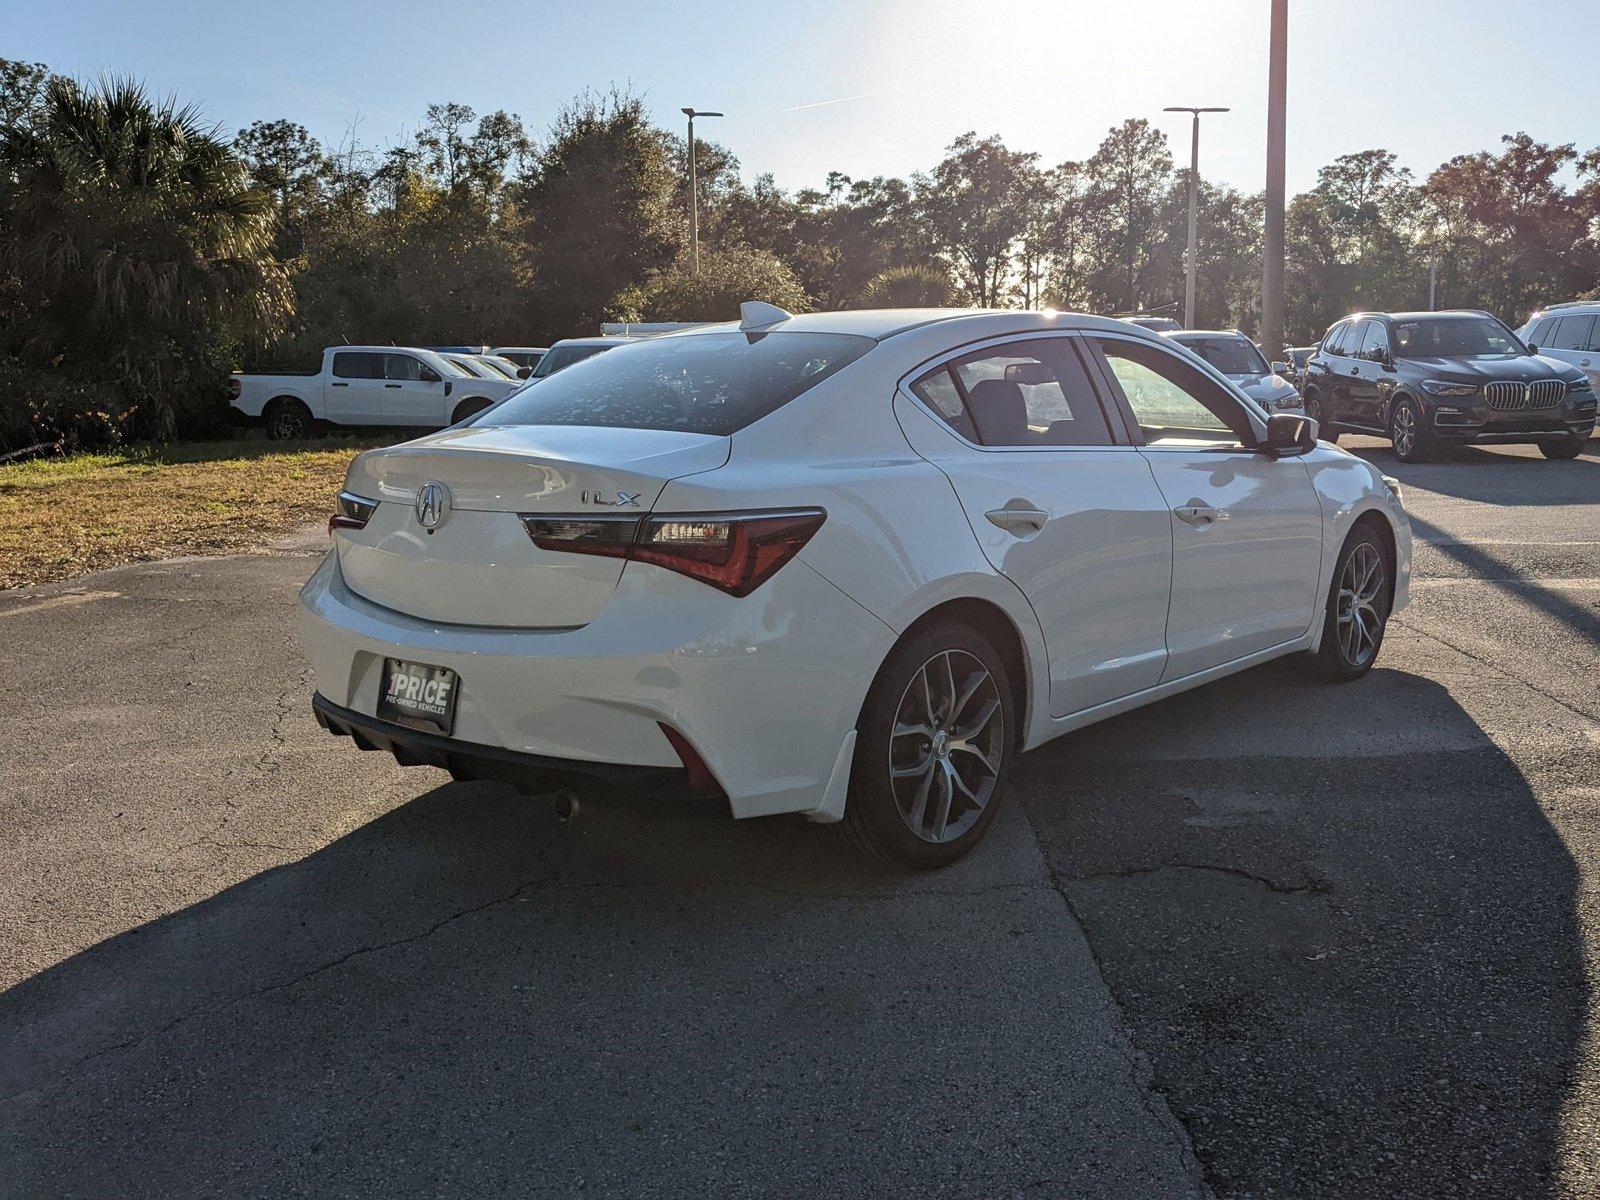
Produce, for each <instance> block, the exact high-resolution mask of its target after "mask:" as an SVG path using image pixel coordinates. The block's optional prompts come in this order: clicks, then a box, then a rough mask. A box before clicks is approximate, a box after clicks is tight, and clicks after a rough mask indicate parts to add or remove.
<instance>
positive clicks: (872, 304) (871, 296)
mask: <svg viewBox="0 0 1600 1200" xmlns="http://www.w3.org/2000/svg"><path fill="white" fill-rule="evenodd" d="M953 303H955V289H954V288H952V287H951V286H950V277H949V276H948V275H946V274H945V273H944V272H943V271H940V270H938V269H936V268H934V267H923V266H913V267H891V268H890V269H889V270H887V271H885V272H884V273H883V274H881V275H879V276H878V277H877V278H875V279H873V281H872V282H871V283H869V284H867V286H866V287H865V288H864V289H863V290H862V292H861V307H862V308H944V307H945V306H947V305H950V304H953Z"/></svg>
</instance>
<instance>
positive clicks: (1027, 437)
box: [895, 334, 1172, 716]
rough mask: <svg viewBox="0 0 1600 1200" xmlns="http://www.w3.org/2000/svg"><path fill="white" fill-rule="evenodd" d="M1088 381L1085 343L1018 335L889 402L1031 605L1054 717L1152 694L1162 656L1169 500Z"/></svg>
mask: <svg viewBox="0 0 1600 1200" xmlns="http://www.w3.org/2000/svg"><path fill="white" fill-rule="evenodd" d="M1091 380H1092V376H1091V374H1090V368H1089V367H1088V365H1087V363H1086V361H1085V358H1084V351H1083V348H1082V340H1081V339H1080V338H1078V337H1074V336H1063V335H1058V334H1050V335H1044V336H1033V337H1018V338H1011V339H1006V340H1003V341H999V342H993V343H989V344H987V345H984V346H980V347H978V348H975V349H971V350H967V351H964V352H963V353H961V354H959V355H956V356H954V357H952V358H949V359H946V360H944V361H942V362H939V363H936V364H935V365H933V366H931V367H927V368H920V369H919V373H918V375H917V376H916V377H915V378H913V379H911V380H909V381H908V382H907V384H906V385H905V386H904V387H903V388H902V390H901V393H900V394H899V395H898V396H897V397H896V401H895V405H896V412H897V414H899V416H900V422H901V426H902V428H904V429H905V431H906V436H907V438H908V439H909V440H910V441H911V444H912V446H913V448H914V449H916V450H917V452H918V453H920V454H921V455H922V456H923V457H925V458H927V459H928V460H929V461H930V462H932V463H934V464H935V465H936V466H938V467H939V468H940V469H941V470H942V471H943V472H944V473H945V474H946V475H947V476H948V477H949V479H950V482H951V484H952V486H953V487H954V489H955V492H956V495H957V496H958V497H959V498H960V501H961V505H962V508H963V509H964V510H965V512H966V516H967V520H968V522H969V523H970V525H971V527H972V530H973V532H974V533H975V534H976V535H977V538H978V542H979V544H980V545H981V546H982V548H983V552H984V554H985V556H986V557H987V558H988V559H989V561H990V562H991V563H992V564H993V565H994V567H995V569H996V570H998V571H1000V572H1001V573H1002V574H1004V575H1005V576H1007V577H1008V578H1009V579H1011V580H1012V581H1013V582H1014V583H1016V585H1017V586H1018V587H1019V588H1020V589H1021V591H1022V592H1023V594H1024V595H1025V596H1026V597H1027V599H1028V602H1029V603H1030V604H1031V605H1032V606H1033V610H1034V612H1035V613H1036V614H1037V616H1038V618H1039V623H1040V626H1041V627H1042V629H1043V631H1044V638H1045V645H1046V651H1047V654H1048V659H1049V671H1050V711H1051V713H1052V715H1054V716H1066V715H1068V714H1070V713H1074V712H1078V711H1081V710H1083V709H1086V708H1092V707H1094V706H1095V705H1098V704H1104V703H1106V702H1108V701H1111V700H1116V699H1119V698H1120V697H1123V696H1127V695H1130V694H1131V693H1133V692H1137V691H1140V690H1141V689H1144V688H1148V687H1152V686H1154V684H1155V683H1156V682H1157V681H1158V680H1159V679H1160V678H1161V671H1162V667H1163V665H1164V663H1165V659H1166V642H1165V638H1166V617H1167V591H1168V587H1169V585H1170V583H1171V569H1172V530H1171V522H1170V520H1169V518H1168V516H1167V511H1166V509H1167V506H1166V502H1165V500H1164V499H1163V497H1162V495H1161V492H1160V489H1158V488H1157V487H1156V485H1155V478H1154V476H1153V475H1152V473H1151V471H1150V469H1149V466H1148V464H1146V463H1145V462H1144V460H1143V459H1142V458H1141V457H1140V455H1139V453H1138V452H1137V451H1136V450H1135V449H1134V448H1133V447H1132V445H1131V444H1129V441H1128V438H1127V436H1126V433H1125V432H1124V431H1123V430H1122V427H1121V425H1120V422H1114V421H1112V420H1108V413H1107V412H1106V410H1105V408H1104V406H1103V404H1102V401H1101V398H1100V396H1099V394H1098V393H1097V391H1096V388H1095V387H1094V385H1093V383H1092V382H1091Z"/></svg>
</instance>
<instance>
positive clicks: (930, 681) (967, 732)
mask: <svg viewBox="0 0 1600 1200" xmlns="http://www.w3.org/2000/svg"><path fill="white" fill-rule="evenodd" d="M1016 745H1017V737H1016V714H1015V702H1014V699H1013V693H1012V690H1011V679H1010V673H1009V672H1008V671H1007V670H1006V664H1005V660H1004V659H1003V658H1002V657H1001V655H1000V654H999V653H998V652H996V650H995V648H994V647H993V646H992V645H991V644H990V643H989V641H988V639H987V638H985V637H984V636H983V635H982V634H980V633H978V632H977V631H976V630H974V629H971V628H970V627H968V626H966V625H963V624H960V623H959V622H955V621H938V622H935V623H933V624H930V625H928V626H927V627H925V628H923V629H920V630H917V631H915V632H914V633H913V634H912V635H911V636H910V637H908V638H906V639H905V640H904V641H902V642H901V643H900V644H899V645H898V646H896V647H895V648H894V650H893V651H892V652H891V653H890V655H889V657H888V659H887V661H885V663H884V665H883V668H882V669H881V670H880V671H879V672H878V678H877V679H876V680H875V681H874V682H873V685H872V690H871V691H870V692H869V693H868V695H867V701H866V704H865V705H863V706H862V710H861V720H860V722H859V723H858V725H857V731H856V752H855V761H854V763H853V766H852V770H851V775H850V796H849V799H848V801H847V802H846V804H845V815H844V820H843V822H841V824H840V831H841V833H843V835H844V836H845V838H846V839H847V840H848V841H849V842H851V843H852V844H853V845H854V846H855V847H856V848H857V849H859V850H861V851H863V852H864V853H866V854H869V855H872V856H875V857H878V858H882V859H885V860H887V861H889V862H892V863H895V864H896V865H898V866H903V867H910V868H913V869H918V870H926V869H929V868H933V867H942V866H945V865H947V864H949V863H953V862H955V861H956V860H957V859H958V858H960V857H962V856H963V855H964V854H966V853H967V852H968V851H969V850H971V849H972V848H973V847H974V846H975V845H977V844H978V842H979V841H980V840H982V838H983V835H984V834H985V833H986V832H987V831H988V828H989V825H990V823H991V822H993V820H994V816H995V813H996V812H997V811H998V809H999V807H1000V802H1001V798H1002V797H1003V796H1004V794H1005V787H1006V779H1007V776H1008V775H1009V773H1010V768H1011V759H1012V757H1013V755H1014V754H1015V752H1016Z"/></svg>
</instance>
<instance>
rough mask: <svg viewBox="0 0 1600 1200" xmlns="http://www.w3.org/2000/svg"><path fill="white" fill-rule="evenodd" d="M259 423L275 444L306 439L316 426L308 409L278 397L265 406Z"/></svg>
mask: <svg viewBox="0 0 1600 1200" xmlns="http://www.w3.org/2000/svg"><path fill="white" fill-rule="evenodd" d="M261 423H262V425H263V426H264V427H265V428H266V431H267V436H268V437H269V438H271V439H272V440H273V441H275V442H293V441H298V440H300V439H301V438H308V437H310V436H311V431H312V429H313V428H314V426H315V424H316V422H314V421H313V420H312V418H311V410H310V409H309V408H307V407H306V406H305V405H304V404H302V403H300V401H298V400H295V399H292V398H290V397H287V396H279V397H278V398H277V399H276V400H273V401H271V402H270V403H269V404H268V405H267V407H266V410H265V411H264V412H263V413H262V414H261Z"/></svg>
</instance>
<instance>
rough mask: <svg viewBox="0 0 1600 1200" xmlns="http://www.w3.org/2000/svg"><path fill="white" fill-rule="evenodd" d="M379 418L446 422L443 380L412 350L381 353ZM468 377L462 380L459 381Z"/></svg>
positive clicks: (390, 422)
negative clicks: (411, 352) (380, 406)
mask: <svg viewBox="0 0 1600 1200" xmlns="http://www.w3.org/2000/svg"><path fill="white" fill-rule="evenodd" d="M383 378H384V384H383V387H384V392H383V397H384V400H383V419H384V423H385V424H388V425H423V426H429V427H433V428H437V427H438V426H441V425H448V424H449V423H450V418H449V416H448V415H447V402H446V399H445V394H444V380H442V379H441V378H440V377H439V373H438V372H437V371H435V370H434V369H433V368H432V367H430V366H429V365H428V364H427V363H425V362H423V361H422V360H421V359H420V358H418V357H417V356H416V355H414V354H393V353H391V354H385V355H384V356H383ZM469 382H470V380H462V383H463V384H466V383H469Z"/></svg>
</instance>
